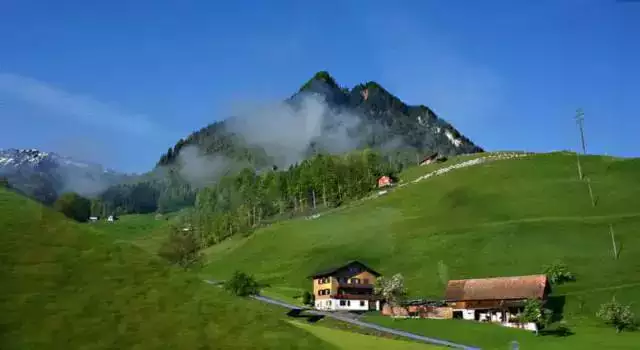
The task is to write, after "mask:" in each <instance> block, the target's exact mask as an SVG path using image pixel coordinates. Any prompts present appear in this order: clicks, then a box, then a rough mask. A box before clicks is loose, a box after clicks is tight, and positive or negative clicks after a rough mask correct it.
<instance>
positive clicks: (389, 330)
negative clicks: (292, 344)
mask: <svg viewBox="0 0 640 350" xmlns="http://www.w3.org/2000/svg"><path fill="white" fill-rule="evenodd" d="M203 281H204V282H205V283H207V284H211V285H220V284H221V281H214V280H203ZM252 298H253V299H256V300H259V301H261V302H263V303H269V304H272V305H277V306H282V307H284V308H287V309H292V310H305V312H307V313H309V314H311V315H321V316H325V317H330V318H333V319H336V320H340V321H342V322H347V323H351V324H354V325H357V326H360V327H363V328H369V329H375V330H377V331H380V332H384V333H388V334H393V335H397V336H401V337H405V338H410V339H413V340H417V341H420V342H424V343H429V344H434V345H441V346H448V347H452V348H458V349H465V350H480V348H477V347H473V346H467V345H462V344H456V343H452V342H449V341H446V340H441V339H436V338H430V337H425V336H422V335H418V334H415V333H409V332H404V331H400V330H397V329H393V328H388V327H383V326H380V325H377V324H374V323H369V322H363V321H359V320H355V319H352V318H349V317H345V316H341V315H338V314H335V313H332V312H324V311H318V310H313V309H309V308H301V307H300V306H296V305H292V304H288V303H285V302H282V301H280V300H276V299H272V298H268V297H265V296H260V295H254V296H252Z"/></svg>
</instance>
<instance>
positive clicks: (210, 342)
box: [0, 189, 335, 350]
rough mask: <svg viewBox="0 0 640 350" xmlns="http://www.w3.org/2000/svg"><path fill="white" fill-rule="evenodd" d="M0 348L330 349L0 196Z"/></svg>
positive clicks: (274, 313) (253, 306)
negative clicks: (0, 315)
mask: <svg viewBox="0 0 640 350" xmlns="http://www.w3.org/2000/svg"><path fill="white" fill-rule="evenodd" d="M0 213H2V214H1V215H0V286H1V287H0V313H1V314H2V317H0V344H1V345H0V348H2V349H3V350H5V349H6V350H9V349H161V348H166V349H221V348H226V349H241V348H242V349H257V348H259V349H323V348H326V349H332V348H335V346H333V345H331V344H329V343H326V342H324V341H322V340H320V339H319V338H317V337H315V336H314V335H312V334H310V333H308V332H307V331H305V330H303V329H300V328H298V327H296V326H293V325H291V324H290V323H288V322H286V321H285V320H284V316H283V314H284V312H283V310H281V309H278V308H271V307H268V306H265V305H263V304H260V303H258V302H257V301H253V300H244V299H240V298H236V297H232V296H230V295H227V294H226V293H225V292H223V291H222V290H220V289H218V288H213V287H211V286H208V285H205V284H204V283H202V282H201V281H200V280H199V279H197V278H195V277H194V276H192V275H191V274H189V273H185V272H183V271H180V270H174V269H171V268H168V267H167V266H166V264H165V263H164V262H163V261H160V260H158V259H156V258H154V257H153V256H151V255H149V254H148V253H146V252H144V251H142V250H141V249H139V248H137V247H135V246H132V245H131V244H126V243H122V244H114V243H113V241H112V240H109V239H106V238H105V237H103V236H101V235H98V234H96V233H95V229H92V228H90V227H89V226H88V225H87V224H85V225H81V224H76V223H73V222H70V221H68V220H67V219H65V218H64V217H62V216H61V215H60V214H58V213H55V212H53V211H51V210H49V209H46V208H43V207H42V206H40V205H39V204H37V203H35V202H33V201H31V200H28V199H26V198H23V197H20V196H19V195H17V194H15V193H12V192H8V191H6V190H3V189H0Z"/></svg>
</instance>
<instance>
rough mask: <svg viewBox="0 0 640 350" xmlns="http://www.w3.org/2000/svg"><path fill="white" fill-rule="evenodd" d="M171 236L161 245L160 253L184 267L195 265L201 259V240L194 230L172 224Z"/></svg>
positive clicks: (173, 262)
mask: <svg viewBox="0 0 640 350" xmlns="http://www.w3.org/2000/svg"><path fill="white" fill-rule="evenodd" d="M170 230H171V231H170V232H169V237H168V238H167V240H166V241H165V242H164V243H163V244H162V245H161V246H160V249H159V251H158V255H160V256H161V257H163V258H165V259H167V260H168V261H169V262H171V263H172V264H176V265H179V266H181V267H183V268H187V267H190V266H194V265H196V264H198V263H199V262H200V260H201V255H200V249H199V248H200V247H199V244H198V243H199V242H198V240H197V239H196V237H195V234H194V233H193V232H192V231H184V230H182V229H181V228H180V227H177V226H172V227H171V228H170Z"/></svg>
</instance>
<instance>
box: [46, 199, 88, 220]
mask: <svg viewBox="0 0 640 350" xmlns="http://www.w3.org/2000/svg"><path fill="white" fill-rule="evenodd" d="M53 208H54V209H55V210H57V211H59V212H61V213H63V214H64V215H65V216H66V217H68V218H70V219H73V220H76V221H79V222H85V221H87V220H89V216H91V201H90V200H88V199H87V198H84V197H81V196H80V195H78V194H77V193H73V192H69V193H65V194H63V195H61V196H60V197H59V198H58V199H57V200H56V201H55V202H54V203H53Z"/></svg>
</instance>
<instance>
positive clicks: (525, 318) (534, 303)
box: [517, 299, 553, 328]
mask: <svg viewBox="0 0 640 350" xmlns="http://www.w3.org/2000/svg"><path fill="white" fill-rule="evenodd" d="M552 316H553V311H551V310H549V309H545V308H543V307H542V302H541V301H540V300H537V299H529V300H527V301H526V302H525V304H524V310H523V311H522V313H521V314H520V315H518V318H517V321H518V322H521V323H529V322H533V323H535V324H536V325H538V326H539V327H540V328H544V327H546V326H548V325H549V324H550V323H551V317H552Z"/></svg>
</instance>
